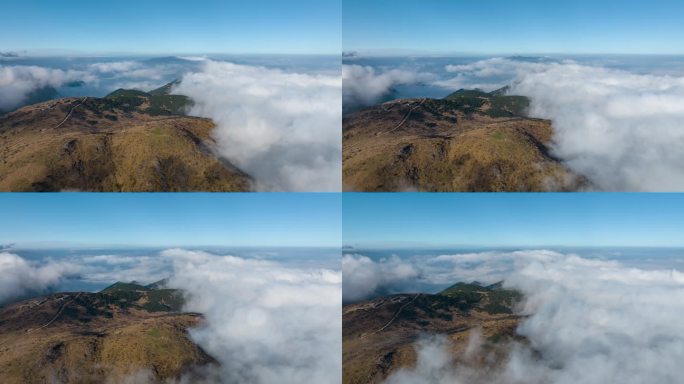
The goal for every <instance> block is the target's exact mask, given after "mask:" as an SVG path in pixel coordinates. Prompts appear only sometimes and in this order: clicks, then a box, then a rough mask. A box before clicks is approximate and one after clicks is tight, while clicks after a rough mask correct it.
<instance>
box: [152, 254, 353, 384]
mask: <svg viewBox="0 0 684 384" xmlns="http://www.w3.org/2000/svg"><path fill="white" fill-rule="evenodd" d="M162 255H163V256H164V257H167V258H170V259H172V260H173V265H174V277H173V278H172V279H171V280H170V282H169V285H170V286H172V287H176V288H181V289H183V290H185V291H186V292H187V295H188V300H187V303H188V304H187V308H186V309H188V310H190V311H196V312H201V313H203V314H204V315H205V316H206V320H207V321H206V325H205V326H203V327H201V328H197V329H194V330H193V331H192V332H191V337H192V338H193V340H195V341H196V342H197V343H198V344H199V345H200V346H202V347H203V348H204V349H205V350H207V351H208V352H209V353H210V354H211V355H212V356H214V357H215V358H217V359H218V360H219V362H220V363H221V367H220V368H219V369H220V371H219V372H216V375H215V376H218V377H221V381H222V382H228V383H232V382H235V383H254V384H262V383H263V384H266V383H276V382H277V383H293V384H294V383H339V382H341V375H342V367H341V360H340V351H341V348H342V339H341V338H342V336H341V329H342V328H341V327H342V324H341V318H342V302H341V299H342V292H341V280H342V276H341V273H340V272H339V271H333V270H328V269H302V268H290V267H288V266H286V265H282V264H278V263H274V262H270V261H263V260H254V259H243V258H239V257H235V256H217V255H212V254H208V253H205V252H196V251H186V250H180V249H175V250H168V251H165V252H163V253H162Z"/></svg>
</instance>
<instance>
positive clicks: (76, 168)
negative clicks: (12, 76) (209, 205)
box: [0, 99, 251, 192]
mask: <svg viewBox="0 0 684 384" xmlns="http://www.w3.org/2000/svg"><path fill="white" fill-rule="evenodd" d="M97 100H98V99H89V100H88V101H87V102H86V103H85V104H84V105H83V106H79V107H78V108H76V111H77V112H75V113H74V114H73V115H72V117H70V118H69V120H68V121H67V122H66V123H65V124H63V125H62V126H60V127H59V128H56V129H55V127H57V125H58V124H59V122H60V121H61V120H63V118H64V116H65V113H66V112H65V110H68V109H69V108H70V107H71V106H72V105H75V103H77V102H78V101H80V100H78V99H62V100H58V101H51V102H47V103H42V104H36V105H34V106H29V107H25V108H22V109H19V110H17V111H15V112H12V113H10V114H7V115H5V116H3V117H0V191H60V190H84V191H126V192H128V191H131V192H132V191H248V190H250V189H251V180H250V178H249V176H247V175H246V174H244V173H243V172H241V171H240V170H239V169H237V168H236V167H234V166H232V165H231V164H229V163H228V162H227V161H223V160H221V159H219V158H218V157H217V156H215V154H214V151H213V148H214V145H215V143H214V141H213V139H212V137H211V131H212V130H213V129H214V124H213V123H212V122H211V121H210V120H208V119H201V118H195V117H185V116H150V115H147V114H144V113H139V112H132V113H127V112H123V111H120V110H116V109H114V110H104V111H103V110H102V108H103V107H102V106H101V105H100V104H98V101H97Z"/></svg>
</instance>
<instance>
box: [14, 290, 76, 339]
mask: <svg viewBox="0 0 684 384" xmlns="http://www.w3.org/2000/svg"><path fill="white" fill-rule="evenodd" d="M79 296H81V292H79V293H77V294H76V296H74V297H71V298H69V299H67V300H65V301H64V302H63V303H62V306H61V307H59V310H58V311H57V313H56V314H55V316H54V317H53V318H52V319H50V321H48V322H47V323H46V324H45V325H42V326H40V327H38V328H34V329H29V330H28V331H26V333H31V332H33V331H37V330H40V329H43V328H47V327H49V326H50V325H51V324H52V323H54V322H55V321H56V320H57V319H58V318H59V316H60V315H62V312H64V308H66V306H67V305H68V304H69V303H71V302H72V301H74V300H76V299H77V298H78V297H79Z"/></svg>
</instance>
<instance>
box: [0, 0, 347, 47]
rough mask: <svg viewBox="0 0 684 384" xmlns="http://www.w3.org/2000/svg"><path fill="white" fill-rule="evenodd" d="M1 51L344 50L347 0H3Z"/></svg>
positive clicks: (1, 11) (0, 28)
mask: <svg viewBox="0 0 684 384" xmlns="http://www.w3.org/2000/svg"><path fill="white" fill-rule="evenodd" d="M0 14H2V23H0V51H3V50H6V51H13V50H17V51H22V50H28V51H29V52H33V51H42V52H48V53H49V52H54V53H59V52H69V53H75V54H78V53H82V54H92V53H98V54H99V53H105V54H106V53H137V54H172V53H248V54H249V53H284V54H288V53H294V54H300V53H304V54H339V52H340V45H341V33H342V31H341V22H342V20H341V2H340V0H297V1H281V0H255V1H227V0H202V1H198V2H193V1H185V0H116V1H92V0H69V1H48V0H3V1H2V4H0Z"/></svg>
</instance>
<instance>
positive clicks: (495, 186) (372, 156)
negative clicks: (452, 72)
mask: <svg viewBox="0 0 684 384" xmlns="http://www.w3.org/2000/svg"><path fill="white" fill-rule="evenodd" d="M506 92H507V89H506V88H503V89H500V90H497V91H494V92H490V93H485V92H482V91H479V90H459V91H456V92H454V93H452V94H451V95H449V96H447V97H445V98H444V99H401V100H394V101H390V102H387V103H384V104H380V105H376V106H372V107H369V108H365V109H363V110H361V111H358V112H356V113H354V114H352V115H350V116H347V117H345V118H344V121H343V182H344V188H345V190H349V191H402V190H418V191H438V192H439V191H443V192H452V191H548V190H551V191H573V190H578V189H582V188H584V187H586V186H587V180H586V179H585V178H584V177H582V176H579V175H576V174H574V173H573V172H572V171H570V170H569V169H568V168H566V167H565V166H564V165H563V164H562V163H561V162H560V161H559V159H557V158H555V157H554V156H553V155H552V154H551V149H550V146H551V142H552V136H553V129H552V127H551V123H550V122H549V121H547V120H541V119H532V118H528V117H526V116H525V111H526V109H527V107H528V106H529V100H528V99H527V98H525V97H522V96H507V95H506Z"/></svg>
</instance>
